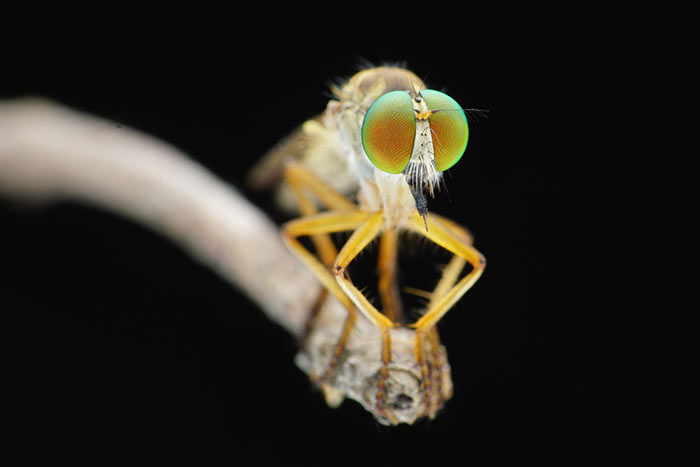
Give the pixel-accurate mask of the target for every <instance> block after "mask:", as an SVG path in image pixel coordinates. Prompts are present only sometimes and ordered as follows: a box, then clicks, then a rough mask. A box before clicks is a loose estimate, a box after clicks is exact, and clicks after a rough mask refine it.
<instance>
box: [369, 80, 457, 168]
mask: <svg viewBox="0 0 700 467" xmlns="http://www.w3.org/2000/svg"><path fill="white" fill-rule="evenodd" d="M446 113H450V112H446ZM415 136H416V115H415V112H414V111H413V104H412V101H411V96H410V95H409V94H408V93H407V92H405V91H391V92H388V93H386V94H384V95H383V96H381V97H380V98H379V99H377V100H376V101H374V103H373V104H372V105H371V106H370V108H369V110H367V115H365V119H364V121H363V122H362V146H363V147H364V148H365V152H366V153H367V157H369V160H370V161H371V162H372V164H374V166H375V167H377V168H378V169H380V170H383V171H384V172H388V173H391V174H398V173H401V172H402V171H403V169H404V168H405V167H406V165H407V164H408V161H409V159H411V154H412V153H413V142H414V140H415ZM455 162H456V161H455Z"/></svg>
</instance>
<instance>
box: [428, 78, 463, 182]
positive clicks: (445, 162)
mask: <svg viewBox="0 0 700 467" xmlns="http://www.w3.org/2000/svg"><path fill="white" fill-rule="evenodd" d="M421 96H423V99H425V103H426V104H428V108H429V109H430V110H431V111H432V112H433V114H431V115H430V117H428V121H429V122H430V132H431V133H432V138H433V149H434V152H435V168H436V169H437V170H438V172H442V171H443V170H447V169H449V168H450V167H452V166H453V165H455V164H456V163H457V161H459V160H460V159H461V158H462V154H464V150H465V149H466V148H467V140H468V139H469V126H468V125H467V116H466V115H465V114H464V111H463V110H462V108H461V107H460V106H459V104H457V102H456V101H455V100H454V99H452V98H451V97H450V96H448V95H447V94H444V93H442V92H439V91H434V90H432V89H427V90H425V91H422V92H421Z"/></svg>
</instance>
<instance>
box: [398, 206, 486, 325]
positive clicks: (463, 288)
mask: <svg viewBox="0 0 700 467" xmlns="http://www.w3.org/2000/svg"><path fill="white" fill-rule="evenodd" d="M408 228H409V229H410V230H411V231H413V232H416V233H419V234H421V235H424V236H425V237H427V238H428V239H429V240H431V241H433V242H435V243H437V244H438V245H440V246H441V247H443V248H445V249H446V250H448V251H450V252H451V253H453V254H455V255H457V256H459V257H460V258H463V259H464V260H466V261H467V262H468V263H469V264H471V266H472V270H471V271H470V272H469V274H467V275H466V276H464V277H463V278H462V279H461V280H460V281H459V282H457V284H455V285H454V286H453V287H452V288H450V289H449V290H448V291H447V292H446V293H445V294H444V295H443V296H442V297H440V298H439V299H437V301H436V302H435V303H433V304H432V305H431V306H430V307H429V308H428V311H427V312H426V313H425V314H424V315H423V316H422V317H421V318H420V319H419V320H418V321H416V322H415V323H414V324H413V325H412V327H414V328H416V330H417V331H421V332H426V331H428V330H429V329H430V328H431V327H433V326H434V325H435V324H436V323H437V322H438V321H440V319H441V318H442V317H443V316H444V315H445V313H447V312H448V311H449V310H450V308H452V306H453V305H454V304H455V303H457V301H459V299H460V298H462V296H463V295H464V294H465V293H466V292H467V290H469V289H470V288H471V287H472V286H473V285H474V283H475V282H476V281H477V280H478V279H479V277H481V274H482V273H483V272H484V268H485V267H486V259H485V258H484V256H483V255H482V254H481V253H479V252H478V251H477V250H476V249H475V248H474V247H473V246H471V245H470V244H469V243H467V242H466V241H465V239H464V238H460V237H461V236H460V235H458V234H455V233H453V232H452V231H451V230H450V229H449V228H447V227H446V226H445V225H443V224H442V223H440V222H439V221H437V220H434V219H432V218H431V217H429V218H428V231H427V232H426V231H425V226H424V224H423V219H422V218H421V217H420V216H419V215H418V214H417V213H416V214H415V215H413V216H412V217H411V220H410V222H409V224H408Z"/></svg>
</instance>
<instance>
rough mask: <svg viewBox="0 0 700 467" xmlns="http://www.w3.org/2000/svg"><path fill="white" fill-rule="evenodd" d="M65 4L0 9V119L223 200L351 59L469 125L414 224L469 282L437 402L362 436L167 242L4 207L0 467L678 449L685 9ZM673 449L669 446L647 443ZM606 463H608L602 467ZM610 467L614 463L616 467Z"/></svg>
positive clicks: (113, 220)
mask: <svg viewBox="0 0 700 467" xmlns="http://www.w3.org/2000/svg"><path fill="white" fill-rule="evenodd" d="M259 3H260V4H259V5H257V6H240V5H239V6H237V7H235V8H232V9H230V10H229V9H211V8H208V7H204V6H193V5H189V4H180V3H167V4H165V3H163V4H155V3H151V4H149V5H150V6H145V7H138V8H127V7H124V6H121V5H119V4H116V3H115V4H110V5H100V6H99V8H93V9H86V8H68V7H65V6H64V5H63V4H61V6H55V7H52V9H51V10H45V9H42V8H39V7H36V8H35V9H24V10H22V11H10V12H6V14H5V15H4V17H3V18H2V22H3V33H2V51H3V52H2V55H3V58H2V67H1V68H0V98H10V97H16V96H23V95H41V96H47V97H50V98H53V99H55V100H57V101H59V102H61V103H64V104H66V105H69V106H71V107H74V108H77V109H80V110H83V111H86V112H89V113H92V114H96V115H99V116H102V117H105V118H109V119H112V120H115V121H117V122H120V123H122V124H124V125H127V126H131V127H134V128H137V129H140V130H142V131H145V132H147V133H150V134H153V135H155V136H157V137H160V138H162V139H164V140H166V141H168V142H170V143H172V144H173V145H175V146H177V147H179V148H181V149H183V150H184V151H186V152H187V153H188V154H190V155H191V156H192V157H193V158H194V159H196V160H198V161H200V162H201V163H202V164H204V165H205V166H206V167H208V168H209V169H210V170H212V171H213V172H214V173H216V174H217V175H218V176H220V177H221V178H222V179H224V180H226V181H227V182H230V183H232V184H233V185H236V186H237V187H239V188H240V189H241V190H243V192H244V193H245V194H246V196H248V197H249V198H250V199H251V200H252V201H253V202H255V203H256V204H258V205H259V206H261V207H263V208H264V209H265V210H266V211H267V212H269V213H270V214H271V215H272V216H273V217H274V218H275V219H276V220H278V221H281V220H283V219H284V217H283V216H282V215H281V214H280V213H279V212H276V211H275V208H274V205H273V203H272V202H271V199H270V197H269V195H267V194H260V193H255V192H252V191H250V190H248V189H247V188H246V187H245V185H244V176H245V173H246V171H247V170H248V169H249V168H250V167H251V166H252V165H253V164H254V163H255V161H256V160H257V159H258V158H259V156H260V155H261V154H262V153H263V152H264V151H266V150H267V149H268V148H269V147H271V146H272V145H273V144H274V143H275V142H276V141H277V140H279V139H280V138H281V137H282V136H284V135H285V134H286V133H287V132H289V131H290V130H291V129H293V128H294V127H295V126H296V125H297V124H299V123H300V122H302V121H303V120H304V119H306V118H308V117H310V116H313V115H315V114H316V113H318V112H320V111H322V110H323V109H324V107H325V103H326V102H327V100H328V95H327V89H328V84H329V83H330V82H331V81H333V80H334V79H336V78H338V77H348V76H350V75H352V74H353V73H354V72H355V71H356V70H357V65H358V64H361V63H363V62H362V61H363V60H369V61H371V62H374V63H382V62H385V61H388V62H397V61H405V62H406V64H407V66H408V67H409V68H410V69H411V70H413V71H415V72H416V73H417V74H418V75H420V76H421V77H424V78H425V80H426V81H427V82H428V84H429V85H430V86H431V87H434V88H437V89H443V88H444V89H447V91H448V92H449V94H450V95H451V96H453V97H454V98H455V99H457V101H458V102H460V103H461V104H462V105H464V106H466V107H480V108H488V109H489V110H490V114H489V118H488V119H487V120H484V121H480V122H478V123H475V124H473V125H472V127H471V137H470V144H469V148H468V149H467V154H466V155H465V157H464V158H463V159H462V161H461V162H460V164H458V165H457V166H455V168H454V169H453V170H451V171H450V175H449V177H448V180H447V184H448V189H449V194H450V197H449V200H448V199H446V197H442V198H441V199H438V200H436V201H435V202H433V203H432V204H431V209H433V210H435V211H436V212H440V213H443V214H445V215H447V216H449V217H450V218H452V219H454V220H456V221H458V222H460V223H462V224H464V225H466V226H468V227H470V228H471V229H472V230H473V232H474V234H475V236H476V245H477V247H478V248H479V249H480V250H481V251H482V252H483V253H484V254H485V255H486V257H487V258H488V268H487V271H486V273H485V274H484V276H483V277H482V279H481V280H480V281H479V282H478V283H477V285H476V286H475V287H474V288H473V289H472V291H470V292H469V293H468V294H467V295H466V296H465V297H464V298H463V299H462V301H461V302H460V303H459V305H458V306H457V307H456V309H455V310H453V311H452V312H450V313H449V314H448V315H447V317H446V318H445V319H444V320H443V321H442V322H441V325H440V328H441V334H442V336H443V342H444V343H445V345H446V346H447V349H448V352H449V356H450V362H451V365H452V371H453V377H454V382H455V395H454V398H453V399H452V400H451V401H450V402H449V404H448V405H447V407H446V409H445V410H444V411H443V412H442V413H441V414H440V416H439V417H438V418H437V419H436V420H434V421H431V422H421V423H418V424H417V425H415V426H412V427H407V426H400V427H397V428H386V427H381V426H379V425H377V424H376V422H374V421H373V419H372V417H371V416H370V415H369V414H367V413H365V412H364V410H363V409H361V408H360V407H359V405H357V404H355V403H353V402H345V403H344V404H343V406H342V407H341V408H339V409H335V410H332V409H329V408H327V407H326V406H325V403H324V402H323V399H322V397H321V395H320V394H319V393H318V392H317V391H316V390H314V389H313V388H312V386H311V385H310V383H309V382H308V380H307V379H306V377H305V375H304V374H303V373H302V372H301V371H299V370H298V369H297V368H296V367H295V366H294V364H293V362H292V359H293V356H294V354H295V343H294V341H293V339H292V337H291V336H289V335H288V334H287V333H286V332H285V331H284V330H282V329H281V328H279V327H278V326H277V325H275V324H273V323H271V322H269V321H268V320H267V319H266V318H265V317H264V315H263V314H262V313H261V312H260V311H259V310H258V309H257V308H256V306H255V305H253V304H251V303H250V302H249V301H247V300H246V299H245V297H243V296H242V295H241V294H240V293H239V292H238V291H236V290H235V289H232V288H231V287H230V286H229V285H228V284H226V283H224V282H223V281H221V280H220V279H219V278H218V277H216V276H215V275H214V274H213V273H212V272H210V271H209V270H208V269H206V268H204V267H202V266H200V265H199V264H197V263H195V262H194V261H192V260H190V259H189V257H187V256H186V255H185V254H183V253H182V252H181V250H180V249H179V248H178V247H177V246H174V245H172V244H170V243H169V242H167V241H164V240H163V239H162V238H160V237H159V236H157V235H155V234H153V233H152V232H150V231H147V230H145V229H143V228H141V227H140V226H138V225H134V224H132V223H130V222H128V221H126V220H123V219H121V218H119V217H116V216H113V215H111V214H108V213H104V212H101V211H97V210H94V209H92V208H89V207H85V206H80V205H75V204H59V205H54V206H51V207H48V208H43V209H41V210H39V211H36V210H31V209H26V207H24V206H17V205H15V204H12V203H9V202H5V201H2V202H0V232H1V233H0V239H2V242H1V246H0V258H1V260H0V264H1V268H0V291H1V293H2V296H1V300H2V301H1V302H0V349H1V353H0V364H1V365H2V366H1V367H0V368H1V372H2V373H1V376H0V378H1V382H0V384H1V386H2V388H3V392H4V395H3V396H2V398H1V399H0V459H2V458H5V457H7V459H8V461H7V463H6V464H7V465H40V464H41V465H46V462H47V461H50V464H54V465H55V464H71V465H82V464H85V465H204V464H206V465H232V464H233V465H235V464H237V463H244V462H243V460H244V459H247V458H248V456H251V455H253V456H257V457H253V458H252V460H247V461H245V463H246V464H247V463H250V462H253V461H255V462H257V461H262V460H277V461H279V462H284V463H301V462H310V463H316V462H318V463H321V462H323V463H337V462H340V461H341V460H342V461H344V460H348V461H355V462H371V463H374V462H375V461H376V462H382V463H389V462H391V463H399V462H407V461H415V462H423V461H432V462H439V461H442V460H445V461H447V460H453V461H454V460H458V461H464V462H471V461H473V460H475V459H477V458H480V457H483V456H486V457H487V458H488V459H492V460H494V461H496V460H499V459H503V458H506V457H514V458H516V459H520V460H522V461H525V460H526V459H533V460H534V459H546V458H554V459H557V460H560V461H568V460H570V459H576V458H580V457H582V456H596V457H597V456H602V455H603V453H604V452H606V450H610V449H612V450H613V451H614V453H615V454H614V455H615V456H616V458H619V459H623V458H627V457H628V456H630V455H634V454H640V453H641V454H643V455H647V454H649V453H650V452H661V453H662V454H673V453H677V452H679V451H678V448H680V447H682V446H684V445H685V444H686V442H687V441H689V440H691V439H692V437H693V431H692V428H691V429H687V428H685V423H691V424H692V427H694V428H695V429H697V418H696V417H695V415H696V412H695V409H696V408H697V401H698V389H699V388H698V386H699V385H698V367H697V355H698V353H697V344H696V340H697V337H696V336H697V324H698V320H697V318H696V314H697V305H696V304H695V300H692V301H691V300H689V299H688V297H692V295H691V294H687V295H686V294H684V293H683V292H688V291H692V289H691V288H692V287H693V286H694V285H695V281H694V280H693V279H692V277H693V276H692V275H691V274H689V272H688V270H689V269H690V266H691V265H693V264H694V253H695V249H696V247H695V246H694V243H691V242H690V240H693V239H694V235H693V227H692V226H693V222H692V221H693V218H694V217H696V216H697V207H696V204H695V203H694V201H693V200H692V199H691V191H692V190H691V184H692V183H694V182H695V181H696V180H697V175H696V174H695V173H694V172H692V171H691V170H690V164H689V161H690V160H691V159H692V158H694V157H696V156H697V148H695V149H693V147H692V146H691V145H689V144H688V141H689V140H690V137H691V136H695V135H696V134H697V123H698V119H697V110H696V108H695V107H694V105H693V100H692V97H693V96H692V91H693V88H694V85H695V83H696V80H697V75H696V74H694V71H693V68H694V66H693V65H694V64H695V62H697V48H696V47H695V46H694V45H693V40H694V39H695V37H694V31H693V29H694V28H695V24H694V23H693V21H692V15H690V13H689V12H687V11H673V10H670V9H668V8H666V9H664V10H652V9H647V10H640V9H639V8H637V7H635V8H634V9H619V10H611V9H609V8H606V9H599V8H594V7H592V6H589V7H587V8H583V7H575V6H571V5H566V6H562V7H560V8H558V9H539V10H538V9H536V8H533V7H530V6H528V7H527V8H522V9H519V10H514V9H512V8H511V7H507V8H506V7H502V8H493V11H486V10H485V9H483V8H481V7H478V8H472V7H469V6H465V5H462V4H460V6H459V7H451V6H450V5H448V4H439V5H424V6H421V7H420V8H413V7H410V6H409V5H403V6H399V5H397V6H395V7H394V8H389V7H380V6H379V4H375V5H360V4H344V5H343V6H342V7H340V6H339V7H334V8H331V7H330V6H329V5H316V4H313V5H312V4H308V5H294V6H283V7H282V6H275V5H273V4H271V3H263V2H259ZM669 433H670V434H672V436H671V437H670V438H671V439H672V440H673V441H674V444H673V447H670V448H667V447H666V445H664V444H663V442H662V439H666V438H667V437H666V436H664V435H667V434H669ZM608 452H610V451H608ZM618 456H619V457H618Z"/></svg>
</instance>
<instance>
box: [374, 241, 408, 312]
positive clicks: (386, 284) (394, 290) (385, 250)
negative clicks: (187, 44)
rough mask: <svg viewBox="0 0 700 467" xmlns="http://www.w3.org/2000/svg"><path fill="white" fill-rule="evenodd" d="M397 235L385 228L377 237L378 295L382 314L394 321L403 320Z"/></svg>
mask: <svg viewBox="0 0 700 467" xmlns="http://www.w3.org/2000/svg"><path fill="white" fill-rule="evenodd" d="M398 237H399V233H398V231H397V230H396V229H391V230H385V231H383V232H382V234H381V236H380V237H379V261H378V263H377V273H378V274H379V284H378V287H379V296H380V297H381V300H382V310H383V311H384V314H385V315H386V316H387V318H389V319H390V320H391V321H393V322H394V323H400V322H402V321H403V309H402V306H401V297H400V296H399V287H398V282H397V278H396V276H397V256H398Z"/></svg>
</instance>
